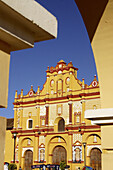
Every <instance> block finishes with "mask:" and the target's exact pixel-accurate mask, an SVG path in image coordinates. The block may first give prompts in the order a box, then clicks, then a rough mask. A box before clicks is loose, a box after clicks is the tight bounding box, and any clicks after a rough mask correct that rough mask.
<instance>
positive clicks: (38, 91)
mask: <svg viewBox="0 0 113 170" xmlns="http://www.w3.org/2000/svg"><path fill="white" fill-rule="evenodd" d="M39 93H40V86H38V90H37V94H39Z"/></svg>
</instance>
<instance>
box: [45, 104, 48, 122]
mask: <svg viewBox="0 0 113 170" xmlns="http://www.w3.org/2000/svg"><path fill="white" fill-rule="evenodd" d="M48 116H49V106H46V120H45V124H46V125H48Z"/></svg>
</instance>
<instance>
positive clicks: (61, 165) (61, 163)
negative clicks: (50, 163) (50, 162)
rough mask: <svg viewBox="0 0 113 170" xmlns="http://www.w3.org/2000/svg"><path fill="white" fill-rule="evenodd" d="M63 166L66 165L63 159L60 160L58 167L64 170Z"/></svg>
mask: <svg viewBox="0 0 113 170" xmlns="http://www.w3.org/2000/svg"><path fill="white" fill-rule="evenodd" d="M65 167H66V163H65V161H61V162H60V169H61V170H64V169H65Z"/></svg>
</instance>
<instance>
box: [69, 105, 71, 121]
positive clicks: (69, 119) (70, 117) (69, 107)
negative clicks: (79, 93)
mask: <svg viewBox="0 0 113 170" xmlns="http://www.w3.org/2000/svg"><path fill="white" fill-rule="evenodd" d="M69 123H70V124H71V123H72V104H69Z"/></svg>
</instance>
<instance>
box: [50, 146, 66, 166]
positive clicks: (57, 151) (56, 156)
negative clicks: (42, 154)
mask: <svg viewBox="0 0 113 170" xmlns="http://www.w3.org/2000/svg"><path fill="white" fill-rule="evenodd" d="M61 161H65V162H66V163H67V152H66V149H65V148H64V147H62V146H57V147H55V148H54V150H53V158H52V163H53V164H57V165H59V164H60V162H61Z"/></svg>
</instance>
